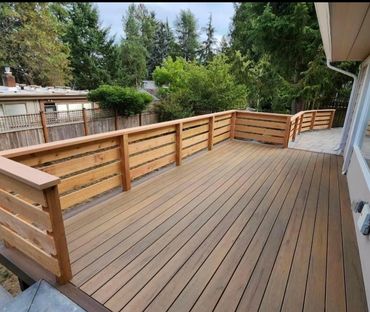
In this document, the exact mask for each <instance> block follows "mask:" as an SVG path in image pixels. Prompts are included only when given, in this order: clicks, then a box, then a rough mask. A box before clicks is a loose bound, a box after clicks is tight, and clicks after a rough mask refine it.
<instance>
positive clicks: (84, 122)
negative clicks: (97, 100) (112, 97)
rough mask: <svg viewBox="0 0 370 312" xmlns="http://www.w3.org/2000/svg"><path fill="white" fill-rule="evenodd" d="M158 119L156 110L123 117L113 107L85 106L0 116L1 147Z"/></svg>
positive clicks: (145, 123)
mask: <svg viewBox="0 0 370 312" xmlns="http://www.w3.org/2000/svg"><path fill="white" fill-rule="evenodd" d="M156 122H158V118H157V115H156V114H155V113H154V112H150V111H149V112H144V113H142V114H138V115H133V116H130V117H121V116H117V115H115V114H114V113H113V112H111V111H107V110H101V109H83V110H74V111H59V112H47V113H45V112H40V113H38V114H26V115H15V116H3V117H0V142H1V144H0V150H6V149H12V148H18V147H23V146H30V145H36V144H41V143H47V142H53V141H59V140H65V139H71V138H75V137H79V136H85V135H89V134H95V133H102V132H107V131H114V130H118V129H125V128H130V127H137V126H141V125H148V124H152V123H156Z"/></svg>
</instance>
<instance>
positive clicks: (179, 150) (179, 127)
mask: <svg viewBox="0 0 370 312" xmlns="http://www.w3.org/2000/svg"><path fill="white" fill-rule="evenodd" d="M182 126H183V125H182V122H179V123H178V124H177V125H176V166H181V163H182Z"/></svg>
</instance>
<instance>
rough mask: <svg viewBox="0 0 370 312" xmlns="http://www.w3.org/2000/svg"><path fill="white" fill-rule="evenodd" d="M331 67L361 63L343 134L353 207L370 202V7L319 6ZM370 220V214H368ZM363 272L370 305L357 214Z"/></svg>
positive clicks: (368, 248)
mask: <svg viewBox="0 0 370 312" xmlns="http://www.w3.org/2000/svg"><path fill="white" fill-rule="evenodd" d="M315 7H316V13H317V17H318V21H319V25H320V32H321V37H322V41H323V44H324V49H325V54H326V58H327V61H328V66H329V67H330V68H331V69H334V70H337V69H336V68H334V67H333V66H332V65H331V64H330V63H332V62H340V61H360V62H361V65H360V70H359V73H358V76H356V75H354V74H353V73H348V72H344V71H340V70H337V71H340V72H341V73H342V74H346V75H348V76H350V77H352V78H353V80H354V83H353V89H352V93H351V99H350V101H349V106H348V111H347V116H346V120H345V124H344V127H343V133H342V144H341V148H342V151H344V165H343V173H344V174H346V175H347V180H348V187H349V191H350V198H351V201H352V204H353V205H355V204H357V203H359V202H360V201H364V202H369V203H370V137H369V131H368V130H367V129H368V124H369V120H370V37H369V35H370V4H369V3H368V2H367V3H315ZM368 216H369V217H370V215H368ZM353 217H354V222H355V226H356V235H357V240H358V246H359V252H360V258H361V264H362V272H363V275H364V283H365V288H366V294H367V298H368V303H369V302H370V261H369V259H370V238H369V236H365V235H362V234H361V232H360V230H359V229H358V226H357V221H358V219H359V217H360V213H355V212H354V213H353Z"/></svg>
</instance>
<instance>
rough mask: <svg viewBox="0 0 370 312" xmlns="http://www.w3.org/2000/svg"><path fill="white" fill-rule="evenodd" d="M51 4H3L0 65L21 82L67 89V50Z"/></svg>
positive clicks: (0, 14) (68, 72)
mask: <svg viewBox="0 0 370 312" xmlns="http://www.w3.org/2000/svg"><path fill="white" fill-rule="evenodd" d="M50 6H51V4H50V3H42V2H28V3H26V2H23V3H22V2H19V3H1V4H0V33H1V36H0V65H8V66H11V68H12V70H13V72H14V74H15V76H16V79H17V81H18V82H22V83H28V84H40V85H64V84H65V83H67V82H68V80H69V79H70V69H69V61H68V53H69V50H68V47H66V46H65V45H63V43H62V42H61V40H60V33H61V31H62V28H61V24H60V23H59V21H58V19H57V18H56V17H55V16H54V15H53V14H52V11H51V10H50Z"/></svg>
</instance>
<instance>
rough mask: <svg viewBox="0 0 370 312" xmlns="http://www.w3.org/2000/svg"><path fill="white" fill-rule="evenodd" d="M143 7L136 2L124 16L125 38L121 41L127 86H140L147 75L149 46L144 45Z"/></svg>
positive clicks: (123, 74) (122, 62)
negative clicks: (139, 6) (137, 5)
mask: <svg viewBox="0 0 370 312" xmlns="http://www.w3.org/2000/svg"><path fill="white" fill-rule="evenodd" d="M139 10H141V13H142V12H143V11H142V8H141V9H140V8H139V9H138V7H136V6H135V4H131V5H130V6H129V7H128V10H127V13H126V16H124V17H123V29H124V32H125V38H124V39H123V40H122V42H121V64H122V81H123V84H124V85H126V86H136V87H138V86H140V85H141V83H142V80H143V79H144V78H145V77H146V76H147V69H146V65H147V64H146V61H147V57H148V50H147V47H146V46H145V45H144V35H143V32H142V30H143V29H144V27H143V24H142V14H141V13H140V11H139Z"/></svg>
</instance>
